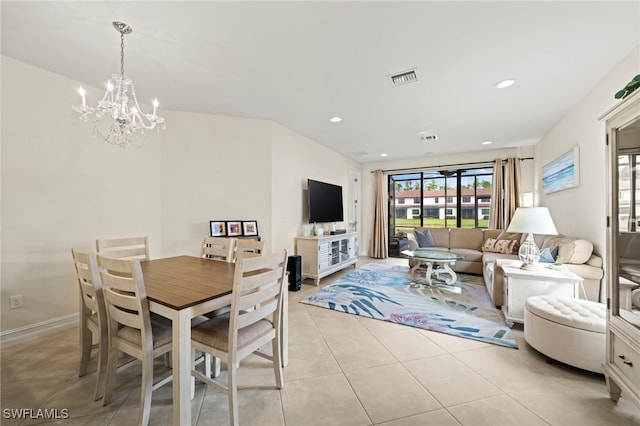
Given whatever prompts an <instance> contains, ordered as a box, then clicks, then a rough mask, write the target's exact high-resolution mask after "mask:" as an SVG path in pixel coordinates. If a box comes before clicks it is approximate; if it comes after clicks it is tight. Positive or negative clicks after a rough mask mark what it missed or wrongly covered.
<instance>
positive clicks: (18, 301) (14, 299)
mask: <svg viewBox="0 0 640 426" xmlns="http://www.w3.org/2000/svg"><path fill="white" fill-rule="evenodd" d="M9 307H10V308H11V309H16V308H22V295H21V294H17V295H15V296H10V297H9Z"/></svg>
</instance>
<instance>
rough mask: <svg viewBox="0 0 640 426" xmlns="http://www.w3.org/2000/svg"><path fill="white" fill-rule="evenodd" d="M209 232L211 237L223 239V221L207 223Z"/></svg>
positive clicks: (225, 231) (224, 230)
mask: <svg viewBox="0 0 640 426" xmlns="http://www.w3.org/2000/svg"><path fill="white" fill-rule="evenodd" d="M209 230H210V231H209V233H210V235H211V236H212V237H224V236H226V235H227V225H226V223H225V221H223V220H211V221H209Z"/></svg>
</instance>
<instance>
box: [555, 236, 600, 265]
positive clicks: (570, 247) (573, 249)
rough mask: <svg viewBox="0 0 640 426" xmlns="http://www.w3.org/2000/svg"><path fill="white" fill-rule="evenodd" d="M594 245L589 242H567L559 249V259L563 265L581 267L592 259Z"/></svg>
mask: <svg viewBox="0 0 640 426" xmlns="http://www.w3.org/2000/svg"><path fill="white" fill-rule="evenodd" d="M592 252H593V244H591V242H589V241H587V240H574V241H569V242H566V243H564V244H562V245H560V247H559V248H558V259H560V260H561V261H562V263H573V264H576V265H581V264H583V263H585V262H586V261H587V260H589V258H590V257H591V253H592Z"/></svg>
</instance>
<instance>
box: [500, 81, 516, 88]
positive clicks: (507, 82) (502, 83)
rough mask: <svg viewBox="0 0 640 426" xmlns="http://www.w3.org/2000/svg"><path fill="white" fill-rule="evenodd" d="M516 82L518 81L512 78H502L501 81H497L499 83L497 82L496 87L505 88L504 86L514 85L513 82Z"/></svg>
mask: <svg viewBox="0 0 640 426" xmlns="http://www.w3.org/2000/svg"><path fill="white" fill-rule="evenodd" d="M515 82H516V81H515V80H511V79H509V80H502V81H501V82H499V83H497V84H496V87H497V88H498V89H504V88H506V87H509V86H513V84H514V83H515Z"/></svg>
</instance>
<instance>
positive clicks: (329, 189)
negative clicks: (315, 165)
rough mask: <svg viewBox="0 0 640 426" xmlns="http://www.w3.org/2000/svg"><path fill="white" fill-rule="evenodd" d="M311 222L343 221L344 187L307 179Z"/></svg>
mask: <svg viewBox="0 0 640 426" xmlns="http://www.w3.org/2000/svg"><path fill="white" fill-rule="evenodd" d="M307 184H308V188H309V191H308V194H309V197H308V198H309V223H316V222H319V223H323V222H342V221H343V220H344V216H343V212H342V187H341V186H339V185H333V184H331V183H325V182H318V181H317V180H313V179H307Z"/></svg>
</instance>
